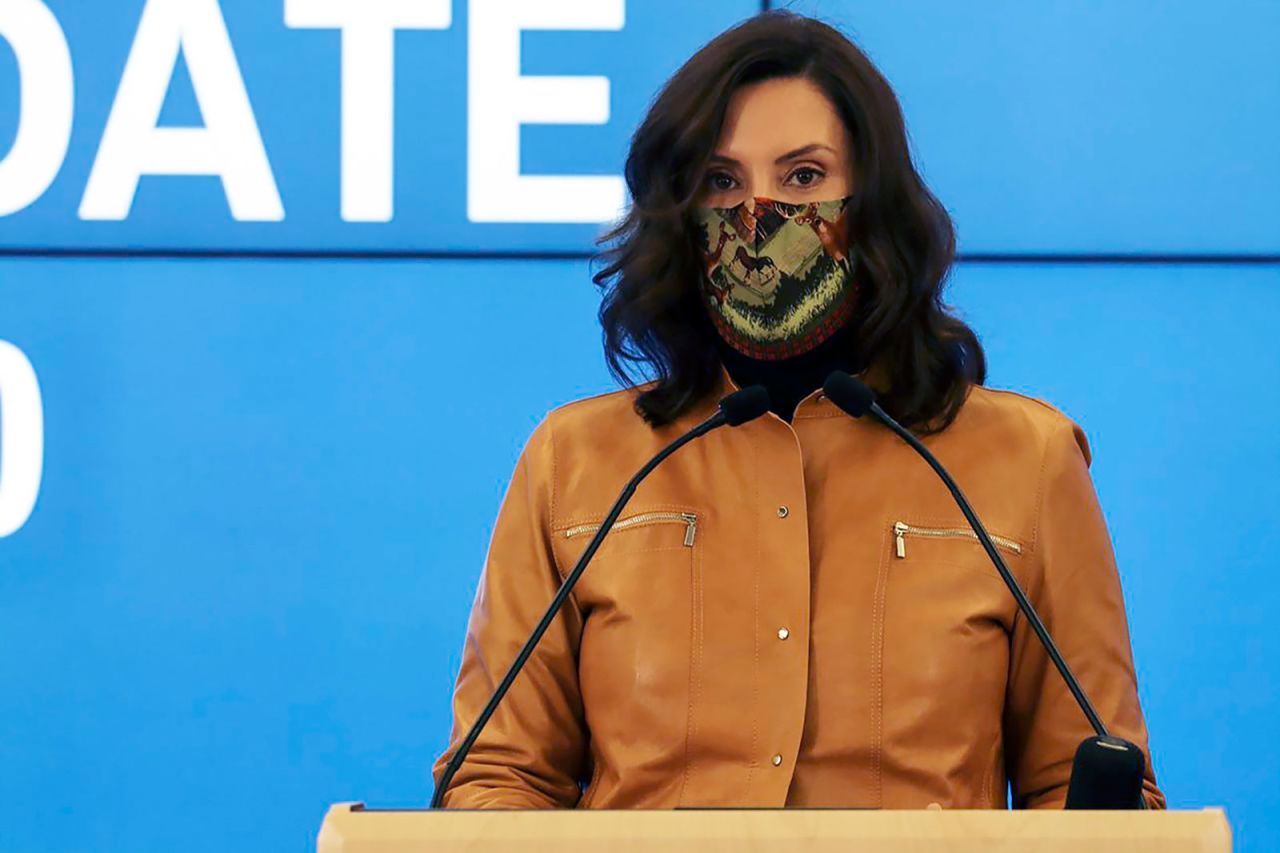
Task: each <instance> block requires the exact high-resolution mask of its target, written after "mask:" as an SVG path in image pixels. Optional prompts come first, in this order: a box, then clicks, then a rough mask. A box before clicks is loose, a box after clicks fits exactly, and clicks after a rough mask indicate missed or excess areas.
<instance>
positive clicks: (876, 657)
mask: <svg viewBox="0 0 1280 853" xmlns="http://www.w3.org/2000/svg"><path fill="white" fill-rule="evenodd" d="M881 527H882V529H883V531H884V532H883V533H881V534H880V537H881V545H880V554H881V556H880V569H879V572H878V577H877V578H876V591H875V599H874V601H873V602H872V605H871V624H872V628H871V636H872V638H873V642H874V644H875V645H874V647H873V650H872V657H871V667H872V669H871V672H872V676H871V685H872V687H871V689H872V691H874V696H875V699H874V702H873V704H872V706H871V718H872V729H873V735H872V736H873V738H874V740H873V742H872V747H871V778H872V785H873V790H874V791H875V797H876V799H875V804H876V808H880V807H882V805H883V803H884V780H883V777H882V772H883V771H882V763H883V762H882V760H881V759H882V754H883V752H884V632H885V624H884V622H885V617H884V614H885V606H886V600H887V599H888V597H889V571H890V568H891V566H892V565H893V564H892V562H891V560H892V559H893V558H892V557H890V556H889V548H890V541H889V531H890V530H892V529H893V528H892V525H891V524H883V525H881Z"/></svg>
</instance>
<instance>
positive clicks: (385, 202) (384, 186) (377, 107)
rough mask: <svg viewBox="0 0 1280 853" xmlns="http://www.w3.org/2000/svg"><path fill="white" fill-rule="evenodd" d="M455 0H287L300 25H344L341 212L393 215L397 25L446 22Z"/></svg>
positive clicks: (355, 218)
mask: <svg viewBox="0 0 1280 853" xmlns="http://www.w3.org/2000/svg"><path fill="white" fill-rule="evenodd" d="M452 15H453V10H452V0H285V5H284V22H285V24H286V25H287V26H290V27H293V28H295V29H337V30H341V31H342V218H343V219H344V220H346V221H347V222H389V221H391V217H392V212H393V209H394V205H393V201H392V198H393V190H392V187H393V186H394V183H395V181H394V175H395V167H394V163H395V155H394V153H393V152H394V147H393V142H392V140H393V138H394V136H395V133H394V129H395V33H396V30H398V29H421V30H447V29H448V28H449V27H450V25H451V24H452Z"/></svg>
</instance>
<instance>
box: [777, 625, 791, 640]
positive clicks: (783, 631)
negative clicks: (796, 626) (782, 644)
mask: <svg viewBox="0 0 1280 853" xmlns="http://www.w3.org/2000/svg"><path fill="white" fill-rule="evenodd" d="M790 636H791V632H790V631H788V630H787V629H786V628H779V629H778V639H779V640H785V639H786V638H787V637H790Z"/></svg>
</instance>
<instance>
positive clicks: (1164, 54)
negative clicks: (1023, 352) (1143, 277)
mask: <svg viewBox="0 0 1280 853" xmlns="http://www.w3.org/2000/svg"><path fill="white" fill-rule="evenodd" d="M774 5H777V6H783V5H785V6H787V7H788V8H792V9H795V10H797V11H802V12H809V13H813V14H817V15H819V16H822V17H824V18H826V19H828V20H829V21H831V22H832V23H834V24H837V25H839V26H841V27H843V28H844V29H845V31H846V32H848V33H849V34H850V35H851V36H852V37H853V38H854V39H855V40H856V41H857V42H858V43H859V44H860V45H861V46H862V47H863V48H864V49H865V50H866V51H867V52H868V53H869V54H870V55H871V57H872V59H873V60H875V61H876V63H877V64H878V65H879V66H880V67H881V69H882V70H883V71H884V72H885V74H886V76H887V77H888V78H889V81H890V82H891V83H892V84H893V85H894V87H895V89H896V91H897V92H898V95H899V97H900V98H901V100H902V103H903V108H904V109H905V111H906V115H907V122H908V125H909V127H910V130H911V133H912V137H913V141H914V144H915V147H916V150H917V153H918V155H919V159H920V161H921V163H922V165H923V166H924V169H925V172H926V177H927V179H928V181H929V182H930V185H931V186H932V187H933V188H934V190H935V191H936V192H937V193H938V195H939V196H940V197H941V198H942V200H943V202H944V203H945V204H946V205H947V206H948V208H949V209H951V210H952V211H953V212H954V214H955V217H956V220H957V224H958V226H959V229H960V246H961V250H962V251H965V252H975V253H987V252H1044V253H1079V254H1097V253H1138V254H1151V253H1156V254H1161V253H1164V254H1177V253H1265V254H1271V255H1276V254H1280V157H1277V156H1276V153H1275V152H1277V151H1280V48H1278V45H1280V3H1276V2H1274V0H1223V2H1215V3H1191V2H1176V3H1151V2H1146V0H1085V2H1075V0H1037V2H1022V0H987V2H983V3H976V4H975V3H954V2H947V0H896V2H892V3H886V2H883V0H795V2H791V3H785V4H784V3H775V4H774Z"/></svg>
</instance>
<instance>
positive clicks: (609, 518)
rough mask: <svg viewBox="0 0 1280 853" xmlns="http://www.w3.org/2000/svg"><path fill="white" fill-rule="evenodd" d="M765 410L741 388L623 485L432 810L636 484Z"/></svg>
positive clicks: (759, 396)
mask: <svg viewBox="0 0 1280 853" xmlns="http://www.w3.org/2000/svg"><path fill="white" fill-rule="evenodd" d="M767 411H769V392H768V391H766V390H765V389H764V387H763V386H760V385H752V386H749V387H747V388H743V389H742V390H741V391H735V392H733V393H732V394H729V395H728V396H726V397H725V398H724V399H722V400H721V401H720V406H719V410H718V411H717V412H716V413H715V414H714V415H712V416H711V417H709V418H707V419H706V420H705V421H703V422H702V423H700V424H698V425H697V426H695V427H694V428H693V429H691V430H689V431H688V432H686V433H685V434H684V435H681V436H680V437H679V438H677V439H676V440H675V441H673V442H671V443H670V444H668V445H667V446H666V447H664V448H662V450H660V451H658V453H657V455H655V456H654V457H653V458H652V459H650V460H649V461H648V462H647V463H645V465H644V467H643V468H641V469H640V470H639V471H638V472H637V473H636V475H635V476H634V477H632V478H631V480H630V481H628V482H627V484H626V486H624V487H623V489H622V493H621V494H620V495H618V499H617V500H616V501H614V504H613V508H612V509H610V510H609V514H608V515H606V516H605V518H604V521H602V522H601V523H600V528H599V529H598V530H597V531H596V533H595V535H594V536H592V537H591V541H590V542H588V543H587V547H586V549H585V550H584V551H583V552H582V556H581V557H579V558H578V563H577V565H575V566H574V567H573V571H572V572H570V573H569V575H568V576H567V577H566V578H565V579H564V582H563V583H562V584H560V589H559V590H557V592H556V594H555V597H553V598H552V599H551V604H550V605H549V606H548V607H547V611H546V613H544V614H543V615H542V619H540V620H539V621H538V625H537V627H535V628H534V629H533V633H532V634H530V635H529V639H528V641H527V642H525V644H524V647H523V648H521V649H520V653H519V654H517V655H516V659H515V661H513V662H512V664H511V667H510V668H509V669H508V670H507V674H506V675H504V676H503V678H502V681H501V682H499V684H498V687H497V689H495V690H494V691H493V695H492V696H491V697H490V698H489V702H488V703H487V704H486V705H485V706H484V710H482V711H481V712H480V716H479V717H477V718H476V721H475V723H474V724H473V725H472V726H471V729H470V731H468V732H467V735H466V737H465V738H463V739H462V742H461V743H460V744H459V745H458V748H457V750H456V751H455V752H454V754H453V757H452V758H451V759H449V763H448V765H446V766H445V770H444V773H443V774H442V775H441V776H440V783H439V784H438V785H437V786H436V790H435V793H434V794H433V795H432V797H431V808H433V809H438V808H440V807H441V805H442V804H443V802H444V795H445V792H446V791H448V790H449V783H450V782H452V781H453V777H454V775H455V774H457V772H458V768H460V767H461V766H462V762H463V761H464V760H465V759H466V757H467V754H468V753H469V752H470V751H471V747H472V746H474V745H475V742H476V739H477V738H479V737H480V733H481V732H482V731H483V730H484V727H485V724H486V723H488V722H489V718H490V717H492V716H493V713H494V711H496V710H497V709H498V705H499V703H501V702H502V698H503V697H504V696H506V695H507V691H508V690H510V689H511V685H512V683H513V682H514V681H515V680H516V676H517V675H519V674H520V670H521V669H523V668H524V665H525V662H526V661H527V660H528V659H529V657H530V656H531V655H532V654H533V650H534V649H535V648H536V647H537V645H538V641H539V640H541V639H542V635H543V634H545V633H546V632H547V629H548V628H550V627H551V623H552V622H553V621H555V617H556V614H557V613H559V612H560V607H561V605H563V604H564V601H565V599H566V598H568V597H569V593H571V592H572V591H573V588H574V586H575V585H576V584H577V583H578V578H580V577H582V573H583V572H584V571H586V568H587V565H588V564H589V563H590V562H591V558H592V557H593V556H595V553H596V551H597V550H598V549H599V547H600V544H601V543H602V542H603V541H604V537H605V536H606V535H607V534H608V533H609V531H610V530H611V529H612V528H613V525H614V522H616V521H617V520H618V516H619V515H620V514H621V513H622V510H623V509H624V508H625V507H626V505H627V502H628V501H630V500H631V496H632V495H633V494H635V491H636V487H637V486H639V485H640V481H641V480H643V479H644V478H645V477H647V476H649V473H650V472H652V471H653V469H654V468H657V467H658V466H659V465H660V464H662V462H663V460H665V459H666V458H667V457H668V456H670V455H671V454H672V453H675V452H676V451H677V450H679V449H680V448H681V447H683V446H684V445H686V444H688V443H689V442H690V441H693V440H694V439H695V438H698V437H700V436H703V435H706V434H707V433H709V432H711V431H712V430H713V429H717V428H718V427H722V426H731V427H736V426H741V425H742V424H745V423H747V422H748V421H752V420H755V419H756V418H758V417H760V416H761V415H763V414H764V413H765V412H767Z"/></svg>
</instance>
